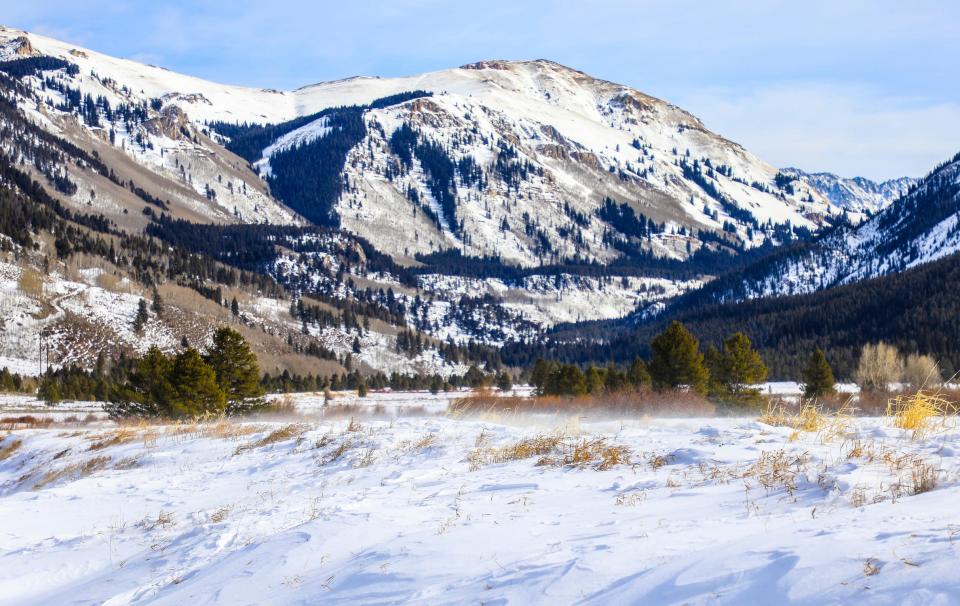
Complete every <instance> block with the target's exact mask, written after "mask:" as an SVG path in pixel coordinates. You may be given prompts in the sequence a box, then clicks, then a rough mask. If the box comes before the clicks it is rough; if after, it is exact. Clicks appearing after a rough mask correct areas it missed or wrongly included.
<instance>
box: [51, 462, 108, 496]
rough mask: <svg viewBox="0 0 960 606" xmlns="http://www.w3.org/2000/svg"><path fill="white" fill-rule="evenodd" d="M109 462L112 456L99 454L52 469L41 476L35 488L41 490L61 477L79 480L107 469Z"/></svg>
mask: <svg viewBox="0 0 960 606" xmlns="http://www.w3.org/2000/svg"><path fill="white" fill-rule="evenodd" d="M109 464H110V457H105V456H99V457H93V458H92V459H87V460H86V461H80V462H77V463H73V464H70V465H67V466H65V467H61V468H60V469H52V470H50V471H48V472H47V473H45V474H44V475H43V477H42V478H40V481H38V482H37V483H36V484H35V485H34V487H33V489H34V490H39V489H41V488H44V487H45V486H49V485H50V484H53V483H54V482H57V481H59V480H61V479H69V480H79V479H81V478H85V477H87V476H89V475H90V474H92V473H94V472H95V471H99V470H101V469H106V467H107V465H109Z"/></svg>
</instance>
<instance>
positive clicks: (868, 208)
mask: <svg viewBox="0 0 960 606" xmlns="http://www.w3.org/2000/svg"><path fill="white" fill-rule="evenodd" d="M783 172H784V173H785V174H788V175H796V176H797V177H799V178H800V179H801V180H802V181H804V182H806V183H808V184H810V186H811V187H814V188H816V189H817V191H819V192H820V193H822V194H823V195H825V196H826V197H827V198H828V199H829V200H830V201H831V202H833V203H834V204H835V205H837V206H839V207H840V208H843V209H846V210H848V211H850V213H853V214H854V215H866V216H869V215H873V214H876V213H877V212H879V211H881V210H883V209H884V208H886V207H887V206H889V205H890V204H891V203H893V202H894V201H895V200H896V199H897V198H899V197H900V196H902V195H904V194H906V193H907V191H908V190H909V189H910V187H912V186H913V185H916V184H917V181H918V180H917V179H913V178H910V177H900V178H899V179H888V180H886V181H880V182H877V181H871V180H870V179H866V178H864V177H853V178H845V177H839V176H837V175H835V174H833V173H808V172H804V171H802V170H800V169H799V168H785V169H783Z"/></svg>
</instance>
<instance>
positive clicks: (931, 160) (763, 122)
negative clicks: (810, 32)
mask: <svg viewBox="0 0 960 606" xmlns="http://www.w3.org/2000/svg"><path fill="white" fill-rule="evenodd" d="M671 101H673V102H676V103H677V104H678V105H681V106H682V107H684V108H686V109H688V110H689V111H691V112H693V113H694V114H696V115H697V116H699V117H700V118H701V119H702V120H703V121H704V123H705V124H706V126H707V127H708V128H710V129H711V130H714V131H717V132H719V133H720V134H722V135H724V136H725V137H727V138H729V139H732V140H734V141H737V142H738V143H741V144H742V145H744V146H745V147H746V148H748V149H749V150H751V151H753V152H754V153H756V154H758V155H759V156H760V157H762V158H763V159H765V160H767V161H768V162H771V163H772V164H775V165H777V166H796V167H799V168H802V169H804V170H810V171H816V170H825V171H830V172H835V173H837V174H840V175H844V176H855V175H859V176H864V177H869V178H873V179H885V178H891V177H897V176H903V175H909V176H915V177H916V176H921V175H923V174H925V173H926V172H928V171H929V170H930V169H931V168H933V166H934V165H936V164H937V163H939V162H941V161H942V160H945V159H947V158H948V157H950V156H952V155H953V154H955V153H956V152H957V151H958V150H960V103H955V102H943V101H934V100H929V99H921V98H910V97H884V96H883V95H882V94H881V93H880V92H879V91H877V90H875V89H873V88H870V87H860V86H852V85H837V84H832V83H819V82H799V83H787V84H779V85H774V86H764V87H760V88H756V89H754V90H748V91H743V90H740V91H734V90H729V89H709V90H699V91H695V92H693V93H688V94H681V95H677V96H675V97H674V98H672V99H671Z"/></svg>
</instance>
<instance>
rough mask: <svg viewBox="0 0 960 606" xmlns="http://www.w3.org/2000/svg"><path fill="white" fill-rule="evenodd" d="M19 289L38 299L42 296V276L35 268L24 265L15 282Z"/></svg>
mask: <svg viewBox="0 0 960 606" xmlns="http://www.w3.org/2000/svg"><path fill="white" fill-rule="evenodd" d="M17 284H18V286H19V287H20V290H21V291H22V292H23V293H24V294H26V295H27V296H29V297H33V298H34V299H38V298H40V297H41V296H43V276H41V275H40V272H38V271H37V270H35V269H33V268H30V267H24V268H23V270H22V271H21V272H20V280H19V282H18V283H17Z"/></svg>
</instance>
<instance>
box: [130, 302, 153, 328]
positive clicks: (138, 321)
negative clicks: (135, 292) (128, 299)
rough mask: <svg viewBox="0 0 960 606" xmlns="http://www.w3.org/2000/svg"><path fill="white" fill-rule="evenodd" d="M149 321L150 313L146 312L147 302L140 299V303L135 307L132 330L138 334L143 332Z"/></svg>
mask: <svg viewBox="0 0 960 606" xmlns="http://www.w3.org/2000/svg"><path fill="white" fill-rule="evenodd" d="M149 320H150V313H149V312H147V302H146V301H144V300H143V299H140V303H139V304H138V305H137V315H136V316H135V317H134V318H133V330H134V331H135V332H136V333H137V334H140V333H141V332H143V327H144V325H146V323H147V322H148V321H149Z"/></svg>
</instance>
